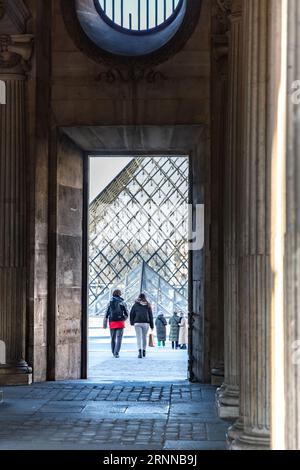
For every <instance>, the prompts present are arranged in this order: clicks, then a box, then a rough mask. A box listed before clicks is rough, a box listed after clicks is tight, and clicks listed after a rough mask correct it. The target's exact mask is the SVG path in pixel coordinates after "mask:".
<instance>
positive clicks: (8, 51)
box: [0, 34, 33, 71]
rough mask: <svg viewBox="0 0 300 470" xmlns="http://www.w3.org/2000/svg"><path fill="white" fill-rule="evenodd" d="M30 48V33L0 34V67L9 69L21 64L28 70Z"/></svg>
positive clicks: (31, 45)
mask: <svg viewBox="0 0 300 470" xmlns="http://www.w3.org/2000/svg"><path fill="white" fill-rule="evenodd" d="M32 50H33V35H32V34H16V35H7V34H4V35H1V36H0V67H1V68H7V69H9V68H13V67H16V66H18V65H21V66H22V68H23V69H24V70H25V71H28V70H29V61H30V58H31V55H32Z"/></svg>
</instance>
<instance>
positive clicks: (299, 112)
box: [275, 0, 300, 450]
mask: <svg viewBox="0 0 300 470" xmlns="http://www.w3.org/2000/svg"><path fill="white" fill-rule="evenodd" d="M287 4H288V18H287V51H288V55H287V86H288V102H287V141H286V203H285V205H286V235H285V259H284V265H285V269H284V271H285V272H284V282H285V285H284V290H285V294H284V352H285V358H284V368H285V377H284V379H283V378H282V380H284V388H285V390H284V392H285V402H284V403H285V413H284V414H285V425H284V428H285V436H284V438H285V442H284V448H285V449H288V450H300V191H299V182H300V61H299V50H300V28H299V24H300V2H299V0H288V2H287ZM277 406H280V404H277ZM275 410H276V408H275ZM275 422H276V421H275Z"/></svg>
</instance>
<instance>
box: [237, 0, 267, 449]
mask: <svg viewBox="0 0 300 470" xmlns="http://www.w3.org/2000/svg"><path fill="white" fill-rule="evenodd" d="M268 7H269V0H251V1H246V2H244V12H243V28H244V41H243V42H244V50H243V66H244V73H243V136H242V139H243V142H242V155H241V159H242V165H241V174H240V175H239V192H238V196H237V197H238V198H239V200H240V209H239V212H240V224H239V291H238V297H239V311H240V321H241V383H240V387H241V416H242V418H243V432H242V433H241V435H240V436H239V437H237V439H235V440H234V441H233V443H232V444H231V448H232V449H268V448H269V446H270V416H269V413H270V396H269V395H270V387H269V382H270V353H269V349H270V345H269V338H270V310H271V308H270V306H271V269H270V192H271V191H270V179H271V171H270V167H271V165H270V158H269V154H268V142H267V138H268V134H267V128H268V126H267V122H268V121H267V109H268V18H269V11H268Z"/></svg>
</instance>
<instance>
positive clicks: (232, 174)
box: [217, 0, 242, 419]
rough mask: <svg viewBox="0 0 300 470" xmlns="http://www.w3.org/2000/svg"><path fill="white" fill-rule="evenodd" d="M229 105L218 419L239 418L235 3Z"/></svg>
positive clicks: (238, 15)
mask: <svg viewBox="0 0 300 470" xmlns="http://www.w3.org/2000/svg"><path fill="white" fill-rule="evenodd" d="M230 22H231V28H230V44H229V102H228V110H229V112H228V124H227V125H228V128H227V139H228V144H227V156H226V162H225V188H224V202H225V204H224V333H225V335H224V345H225V381H224V384H223V385H222V387H221V388H220V389H219V390H218V392H217V409H218V414H219V416H220V418H228V419H233V418H237V417H238V416H239V321H238V303H237V300H238V299H237V280H238V276H237V268H238V262H237V246H236V235H237V197H238V194H237V160H238V159H239V158H240V150H241V148H240V131H241V129H240V101H241V83H242V82H241V79H240V76H241V75H240V71H241V62H242V57H241V51H242V47H241V44H242V37H241V36H242V34H241V33H242V5H241V0H234V1H233V3H232V11H231V15H230Z"/></svg>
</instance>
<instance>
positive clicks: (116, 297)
mask: <svg viewBox="0 0 300 470" xmlns="http://www.w3.org/2000/svg"><path fill="white" fill-rule="evenodd" d="M121 296H122V292H121V291H120V290H118V289H117V290H115V291H114V292H113V295H112V299H111V301H110V302H109V304H108V307H107V311H106V315H105V321H104V328H106V327H107V321H109V328H110V335H111V350H112V353H113V356H114V357H115V358H117V359H118V358H119V357H120V350H121V346H122V339H123V333H124V328H125V322H126V320H127V318H128V310H127V307H126V304H125V302H124V299H122V297H121Z"/></svg>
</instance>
